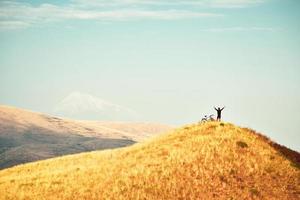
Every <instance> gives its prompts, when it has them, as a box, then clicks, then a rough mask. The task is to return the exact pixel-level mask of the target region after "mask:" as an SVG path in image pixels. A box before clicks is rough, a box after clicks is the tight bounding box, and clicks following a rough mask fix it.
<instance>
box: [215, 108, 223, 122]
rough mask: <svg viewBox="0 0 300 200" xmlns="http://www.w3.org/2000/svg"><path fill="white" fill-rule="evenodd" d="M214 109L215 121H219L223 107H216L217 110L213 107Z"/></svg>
mask: <svg viewBox="0 0 300 200" xmlns="http://www.w3.org/2000/svg"><path fill="white" fill-rule="evenodd" d="M214 108H215V110H216V111H217V114H218V115H217V121H221V112H222V110H223V109H224V108H225V106H224V107H223V108H222V109H221V108H220V107H218V108H216V107H214Z"/></svg>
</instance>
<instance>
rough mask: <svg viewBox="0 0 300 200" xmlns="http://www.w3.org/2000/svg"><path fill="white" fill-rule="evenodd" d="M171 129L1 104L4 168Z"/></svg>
mask: <svg viewBox="0 0 300 200" xmlns="http://www.w3.org/2000/svg"><path fill="white" fill-rule="evenodd" d="M169 129H170V127H169V126H167V125H162V124H157V123H137V122H136V123H135V122H101V121H76V120H69V119H62V118H57V117H52V116H49V115H45V114H41V113H36V112H31V111H27V110H23V109H18V108H14V107H10V106H1V105H0V169H3V168H7V167H11V166H15V165H18V164H21V163H27V162H31V161H37V160H42V159H46V158H52V157H56V156H62V155H67V154H74V153H80V152H87V151H93V150H102V149H112V148H117V147H124V146H128V145H131V144H133V143H135V142H137V141H141V140H144V139H146V138H149V137H152V136H155V135H157V134H159V133H161V132H163V131H166V130H169Z"/></svg>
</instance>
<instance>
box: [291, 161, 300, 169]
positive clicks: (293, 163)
mask: <svg viewBox="0 0 300 200" xmlns="http://www.w3.org/2000/svg"><path fill="white" fill-rule="evenodd" d="M290 165H291V166H292V167H295V168H296V169H300V165H299V164H298V163H295V162H291V163H290Z"/></svg>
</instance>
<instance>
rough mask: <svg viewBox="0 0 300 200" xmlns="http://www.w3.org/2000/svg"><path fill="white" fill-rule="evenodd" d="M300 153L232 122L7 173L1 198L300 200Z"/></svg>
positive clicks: (0, 180) (1, 178)
mask: <svg viewBox="0 0 300 200" xmlns="http://www.w3.org/2000/svg"><path fill="white" fill-rule="evenodd" d="M299 158H300V156H299V153H297V152H295V151H292V150H289V149H287V148H285V147H283V146H280V145H278V144H276V143H273V142H271V141H270V140H268V139H267V138H265V137H263V136H261V135H259V134H256V133H255V132H254V131H252V130H249V129H244V128H239V127H236V126H234V125H232V124H229V123H219V122H209V123H205V124H201V125H191V126H186V127H183V128H180V129H177V130H174V131H172V132H169V133H167V134H165V135H163V136H159V137H157V138H155V139H152V140H150V141H147V142H143V143H139V144H135V145H133V146H130V147H125V148H121V149H116V150H105V151H98V152H91V153H82V154H77V155H71V156H64V157H60V158H54V159H49V160H46V161H40V162H35V163H30V164H26V165H20V166H17V167H13V168H10V169H6V170H2V171H0V194H1V195H0V199H291V200H292V199H295V200H296V199H300V171H299Z"/></svg>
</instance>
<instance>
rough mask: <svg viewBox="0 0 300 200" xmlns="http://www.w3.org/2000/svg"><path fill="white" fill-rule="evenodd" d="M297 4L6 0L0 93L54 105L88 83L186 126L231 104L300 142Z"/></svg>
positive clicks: (29, 105)
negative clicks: (215, 108)
mask: <svg viewBox="0 0 300 200" xmlns="http://www.w3.org/2000/svg"><path fill="white" fill-rule="evenodd" d="M299 10H300V1H298V0H222V1H221V0H197V1H196V0H185V1H184V0H89V1H88V0H69V1H63V0H60V1H58V0H54V1H53V0H52V1H42V0H31V1H3V0H1V1H0V104H5V105H11V106H16V107H20V108H26V109H30V110H34V111H39V112H44V113H49V114H55V108H57V106H60V105H61V102H70V101H65V99H66V98H67V99H68V100H70V95H71V96H72V94H81V95H79V96H80V99H81V100H80V102H89V103H91V104H96V103H95V102H97V103H99V102H100V104H101V102H102V101H105V102H109V103H107V104H105V105H114V108H116V107H118V106H119V107H122V109H123V108H124V109H123V110H125V108H126V109H128V110H130V111H132V112H135V113H138V116H139V118H138V120H139V121H153V122H161V123H166V124H171V125H176V126H179V125H183V124H187V123H195V122H197V121H199V120H201V118H202V117H203V116H204V115H206V114H215V111H214V109H213V107H214V106H226V108H225V109H224V111H223V116H222V117H223V120H224V121H229V122H232V123H235V124H237V125H241V126H245V127H250V128H252V129H255V130H257V131H258V132H262V133H264V134H265V135H267V136H269V137H270V138H271V139H273V140H275V141H277V142H279V143H281V144H284V145H286V146H288V147H291V148H293V149H296V150H298V151H300V144H299V141H300V134H299V124H300V114H299V113H300V103H299V102H300V90H299V86H300V23H299V20H300V12H299ZM73 96H74V95H73ZM77 96H78V95H77ZM87 96H89V99H93V100H92V101H82V98H84V97H87ZM81 97H82V98H81ZM77 99H78V98H77ZM94 99H96V100H94ZM75 100H76V99H74V101H75ZM76 105H77V104H76ZM78 106H81V105H80V104H78ZM85 116H86V115H85ZM100 120H103V118H101V119H100ZM104 120H105V119H104ZM109 120H112V119H109ZM118 120H119V119H118ZM123 120H130V119H126V117H125V118H124V119H123ZM135 120H136V119H135Z"/></svg>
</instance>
